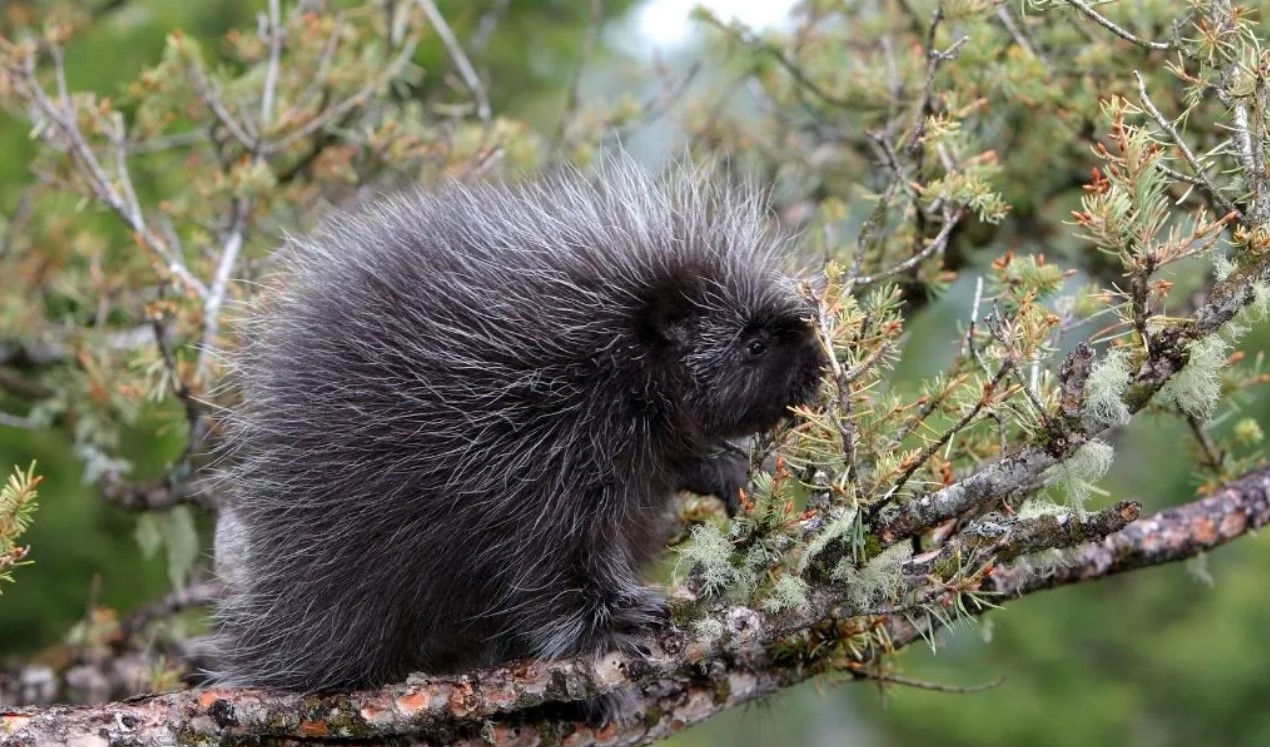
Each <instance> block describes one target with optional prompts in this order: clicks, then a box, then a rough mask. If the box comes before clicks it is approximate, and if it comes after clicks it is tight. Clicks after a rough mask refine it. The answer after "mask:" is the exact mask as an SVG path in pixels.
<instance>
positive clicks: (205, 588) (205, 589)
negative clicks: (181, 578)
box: [119, 581, 224, 638]
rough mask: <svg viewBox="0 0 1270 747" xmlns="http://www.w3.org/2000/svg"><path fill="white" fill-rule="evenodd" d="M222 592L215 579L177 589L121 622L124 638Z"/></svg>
mask: <svg viewBox="0 0 1270 747" xmlns="http://www.w3.org/2000/svg"><path fill="white" fill-rule="evenodd" d="M222 593H224V588H223V587H222V586H221V585H220V584H219V583H217V582H215V581H200V582H198V583H193V584H190V585H189V586H186V587H185V588H183V589H176V590H175V591H172V592H170V593H168V594H165V595H164V596H162V597H160V598H158V599H155V600H154V601H151V602H148V603H146V604H144V605H142V606H140V607H138V608H137V609H135V610H133V611H132V613H131V614H129V615H128V616H127V617H125V618H124V619H123V620H122V621H121V622H120V623H119V632H120V633H121V634H122V635H123V637H124V638H128V637H131V636H132V635H134V634H136V633H140V632H141V631H142V630H144V629H145V628H146V626H148V625H149V624H150V623H152V622H154V621H156V620H161V619H163V618H165V617H171V616H172V615H175V614H176V613H178V612H180V611H182V610H186V609H189V608H190V607H198V606H201V605H205V604H210V603H211V602H214V601H216V600H217V599H219V598H220V596H221V594H222Z"/></svg>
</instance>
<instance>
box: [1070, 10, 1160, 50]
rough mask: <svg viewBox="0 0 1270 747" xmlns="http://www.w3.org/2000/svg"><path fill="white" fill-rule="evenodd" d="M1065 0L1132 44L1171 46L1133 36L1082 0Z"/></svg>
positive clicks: (1157, 47) (1154, 47) (1148, 46)
mask: <svg viewBox="0 0 1270 747" xmlns="http://www.w3.org/2000/svg"><path fill="white" fill-rule="evenodd" d="M1065 2H1066V3H1067V4H1068V5H1070V6H1072V7H1073V8H1075V9H1077V10H1079V11H1080V12H1081V13H1082V14H1083V15H1084V16H1085V17H1086V18H1088V19H1089V20H1091V21H1093V22H1094V23H1096V24H1098V25H1099V26H1102V27H1103V28H1105V29H1107V30H1108V31H1110V32H1111V33H1113V34H1115V35H1116V36H1118V37H1120V38H1121V39H1124V40H1125V41H1131V42H1133V43H1134V44H1137V45H1138V46H1140V47H1145V48H1147V49H1158V50H1168V49H1172V48H1173V45H1172V44H1170V43H1168V42H1153V41H1147V40H1146V39H1141V38H1139V37H1137V36H1134V35H1133V33H1132V32H1130V31H1129V30H1128V29H1125V28H1123V27H1122V26H1118V25H1117V24H1116V22H1115V21H1112V20H1111V19H1110V18H1107V17H1106V16H1104V15H1102V14H1101V13H1099V12H1098V11H1096V10H1094V9H1093V8H1092V7H1090V6H1089V5H1088V4H1086V3H1084V2H1082V0H1065Z"/></svg>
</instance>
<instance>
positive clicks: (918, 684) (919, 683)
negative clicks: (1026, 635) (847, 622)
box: [851, 669, 1005, 695]
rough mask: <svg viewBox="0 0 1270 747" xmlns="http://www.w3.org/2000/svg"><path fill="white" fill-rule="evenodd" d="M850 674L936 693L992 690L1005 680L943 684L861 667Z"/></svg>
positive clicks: (970, 692)
mask: <svg viewBox="0 0 1270 747" xmlns="http://www.w3.org/2000/svg"><path fill="white" fill-rule="evenodd" d="M851 674H852V675H853V676H854V677H856V679H861V680H873V681H875V682H884V683H886V684H890V685H901V686H903V687H912V688H915V689H917V690H929V691H931V692H937V693H956V694H958V695H969V694H972V693H982V692H987V691H989V690H994V689H996V688H998V687H1000V686H1001V684H1002V683H1003V682H1005V677H1004V676H1002V677H998V678H996V679H995V680H992V681H991V682H986V683H984V684H982V685H945V684H943V683H940V682H928V681H926V680H918V679H913V678H912V677H903V676H900V675H898V674H879V673H877V672H870V671H867V670H862V669H852V670H851Z"/></svg>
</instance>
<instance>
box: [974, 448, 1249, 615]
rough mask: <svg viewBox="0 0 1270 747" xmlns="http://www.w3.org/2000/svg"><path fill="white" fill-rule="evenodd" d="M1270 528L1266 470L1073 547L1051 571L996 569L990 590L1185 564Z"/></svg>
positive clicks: (1012, 590)
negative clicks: (1240, 538) (1265, 527)
mask: <svg viewBox="0 0 1270 747" xmlns="http://www.w3.org/2000/svg"><path fill="white" fill-rule="evenodd" d="M1267 523H1270V468H1263V469H1260V470H1258V471H1256V472H1253V473H1251V474H1248V475H1245V476H1244V477H1242V478H1240V479H1239V480H1236V481H1235V482H1232V483H1230V484H1229V485H1227V486H1225V487H1223V488H1221V489H1219V490H1218V491H1217V492H1215V493H1214V494H1213V495H1211V496H1209V497H1208V498H1204V499H1202V500H1198V501H1195V502H1193V503H1188V504H1186V505H1184V506H1179V507H1177V508H1170V509H1167V510H1164V511H1161V512H1159V513H1158V514H1155V515H1153V516H1149V517H1147V518H1145V519H1140V520H1139V521H1137V522H1136V523H1134V524H1132V525H1131V526H1129V527H1128V528H1126V529H1125V530H1124V531H1122V532H1119V533H1117V534H1113V535H1110V536H1108V537H1106V538H1104V539H1102V540H1100V541H1098V542H1089V543H1086V544H1083V545H1080V546H1079V547H1074V548H1072V549H1071V550H1068V551H1066V552H1065V554H1064V559H1063V561H1062V562H1059V563H1054V564H1052V565H1053V566H1054V568H1053V570H1051V571H1048V572H1045V573H1038V572H1037V571H1036V570H1035V569H1033V568H1031V567H1029V565H1028V564H1027V563H1016V564H1014V565H1011V566H1009V567H1007V568H1003V569H999V570H998V571H997V572H996V573H994V574H993V576H992V582H991V583H992V586H993V588H995V589H996V590H997V591H1001V592H1003V593H1004V594H1006V595H1009V596H1019V595H1022V594H1028V593H1031V592H1033V591H1038V590H1040V589H1048V588H1051V587H1054V586H1065V585H1067V584H1074V583H1077V582H1079V581H1084V580H1087V579H1091V578H1101V577H1103V576H1110V575H1112V574H1116V573H1124V572H1125V571H1132V570H1136V569H1138V568H1146V567H1149V566H1153V565H1163V564H1164V563H1171V562H1174V561H1177V560H1185V559H1186V558H1190V557H1193V556H1195V555H1198V554H1200V553H1202V552H1207V551H1208V550H1211V549H1213V548H1215V547H1218V546H1220V545H1224V544H1226V543H1227V542H1230V541H1231V540H1234V539H1237V538H1239V537H1242V536H1243V535H1245V534H1247V533H1249V532H1251V531H1255V530H1257V529H1260V528H1261V527H1263V526H1265V525H1266V524H1267Z"/></svg>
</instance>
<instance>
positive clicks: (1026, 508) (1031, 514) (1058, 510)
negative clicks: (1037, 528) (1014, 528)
mask: <svg viewBox="0 0 1270 747" xmlns="http://www.w3.org/2000/svg"><path fill="white" fill-rule="evenodd" d="M1070 511H1071V509H1069V508H1068V507H1066V506H1060V505H1058V504H1057V503H1054V502H1053V501H1047V500H1045V499H1044V498H1040V497H1037V496H1033V497H1031V498H1028V499H1027V500H1026V501H1024V502H1023V505H1022V506H1020V507H1019V510H1018V511H1017V512H1016V513H1017V514H1018V517H1019V518H1020V519H1037V518H1040V517H1042V516H1062V515H1064V514H1067V513H1069V512H1070Z"/></svg>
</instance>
